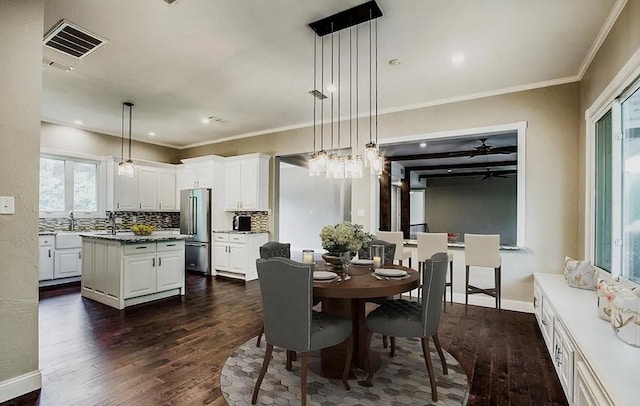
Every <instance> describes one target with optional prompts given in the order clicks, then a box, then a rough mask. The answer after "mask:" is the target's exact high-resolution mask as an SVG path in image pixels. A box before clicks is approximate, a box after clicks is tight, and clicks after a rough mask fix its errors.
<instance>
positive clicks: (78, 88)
mask: <svg viewBox="0 0 640 406" xmlns="http://www.w3.org/2000/svg"><path fill="white" fill-rule="evenodd" d="M363 2H364V0H323V1H314V0H269V1H261V0H243V1H234V0H177V1H176V2H174V3H173V4H167V3H166V2H165V1H163V0H136V1H131V0H110V1H104V0H83V1H81V2H78V1H71V0H46V2H45V4H46V6H45V21H44V31H45V33H46V32H47V31H48V30H50V29H51V27H53V26H55V25H56V24H57V23H58V22H59V21H60V20H61V19H65V20H68V21H70V22H72V23H74V24H77V25H79V26H80V27H82V28H84V29H86V30H89V31H91V32H93V33H95V34H97V35H99V36H101V37H103V38H106V39H107V40H108V41H109V42H108V43H107V44H106V45H105V46H104V47H102V48H101V49H99V50H97V51H96V52H94V53H92V54H90V55H88V56H87V57H86V58H84V59H82V60H76V59H74V58H71V57H69V56H66V55H64V54H61V53H60V52H58V51H55V50H52V49H49V48H46V47H45V48H44V55H45V56H46V57H49V58H51V59H53V60H55V61H56V62H60V63H63V64H67V65H71V66H73V67H74V68H75V69H74V70H73V71H71V72H65V71H63V70H59V69H56V68H52V67H49V66H43V71H42V72H43V82H42V86H43V92H42V119H43V120H44V121H50V122H54V123H60V124H64V125H69V126H73V127H81V128H86V129H90V130H94V131H98V132H101V133H106V134H112V135H118V136H119V135H120V133H121V104H122V102H124V101H131V102H133V103H135V107H134V109H133V138H135V139H139V140H143V141H147V142H153V143H158V144H162V145H170V146H174V147H177V148H184V147H187V146H191V145H197V144H204V143H209V142H214V141H219V140H222V139H225V138H229V137H239V136H244V135H248V134H260V133H267V132H270V131H272V130H274V129H284V128H295V127H302V126H305V125H309V124H310V123H311V122H312V120H313V110H312V100H313V99H312V97H311V96H310V95H309V94H308V91H310V90H312V88H313V62H312V61H313V41H314V33H313V32H312V31H311V29H310V28H309V27H308V26H307V24H308V23H310V22H312V21H315V20H318V19H320V18H323V17H326V16H328V15H331V14H333V13H336V12H339V11H342V10H344V9H346V8H349V7H352V6H355V5H358V4H361V3H363ZM615 2H616V1H615V0H563V1H557V0H538V1H513V0H487V1H482V2H481V1H468V0H451V1H446V2H445V1H435V0H428V1H427V0H403V1H397V0H396V1H393V0H378V4H379V5H380V8H381V9H382V12H383V14H384V15H383V16H382V17H381V18H380V19H379V23H378V24H379V25H378V31H379V48H378V49H379V51H378V53H379V59H378V60H379V68H378V87H379V99H378V104H379V112H380V113H384V112H385V111H397V110H402V109H406V108H411V107H414V108H415V107H417V106H420V105H424V104H428V103H434V102H436V101H438V100H445V99H451V98H463V97H465V96H468V95H473V94H478V93H484V92H492V91H496V90H499V89H507V88H512V87H518V86H528V85H531V84H534V83H539V82H547V81H554V82H552V83H561V82H569V81H575V80H578V79H579V74H581V71H583V70H584V64H585V61H588V55H589V51H590V49H591V48H592V47H593V46H594V43H596V38H597V37H598V33H599V32H600V30H601V29H602V27H603V25H604V23H605V20H606V19H607V16H608V15H609V13H610V12H611V10H612V8H613V6H614V4H615ZM363 33H364V31H363ZM363 49H365V51H366V48H363ZM454 55H463V56H464V61H463V62H462V63H454V62H452V58H453V57H454ZM393 58H399V59H401V60H402V63H401V64H400V65H397V66H392V65H390V64H389V63H387V62H388V61H389V60H391V59H393ZM363 93H365V92H363ZM362 97H363V98H362V99H361V100H362V101H361V105H365V103H366V102H365V100H366V97H365V95H362ZM211 116H213V117H215V118H218V119H219V121H215V120H214V121H212V122H210V123H207V124H204V123H202V122H201V119H202V118H204V117H211ZM75 120H80V121H82V122H83V124H82V125H78V124H74V121H75ZM149 132H154V133H155V134H156V135H155V136H153V137H151V136H149V135H148V133H149Z"/></svg>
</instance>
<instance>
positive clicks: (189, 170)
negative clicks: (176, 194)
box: [178, 161, 215, 191]
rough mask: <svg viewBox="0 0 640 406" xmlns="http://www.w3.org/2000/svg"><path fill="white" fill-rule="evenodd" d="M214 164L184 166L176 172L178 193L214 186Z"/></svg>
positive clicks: (208, 162)
mask: <svg viewBox="0 0 640 406" xmlns="http://www.w3.org/2000/svg"><path fill="white" fill-rule="evenodd" d="M214 183H215V182H214V162H212V161H204V162H196V163H187V164H184V165H183V166H182V167H181V168H180V169H179V170H178V191H180V190H184V189H197V188H208V189H213V186H214Z"/></svg>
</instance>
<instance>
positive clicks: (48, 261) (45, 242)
mask: <svg viewBox="0 0 640 406" xmlns="http://www.w3.org/2000/svg"><path fill="white" fill-rule="evenodd" d="M38 253H39V256H38V258H39V261H38V273H39V280H41V281H46V280H50V279H53V264H54V259H53V258H54V250H53V236H40V237H39V247H38Z"/></svg>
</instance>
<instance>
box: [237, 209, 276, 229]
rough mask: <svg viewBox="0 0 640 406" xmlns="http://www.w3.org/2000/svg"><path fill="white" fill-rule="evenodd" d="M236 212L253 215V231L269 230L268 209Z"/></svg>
mask: <svg viewBox="0 0 640 406" xmlns="http://www.w3.org/2000/svg"><path fill="white" fill-rule="evenodd" d="M235 214H239V215H243V216H251V231H259V232H265V233H266V232H269V213H268V212H266V211H237V212H235Z"/></svg>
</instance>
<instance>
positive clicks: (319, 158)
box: [316, 150, 329, 175]
mask: <svg viewBox="0 0 640 406" xmlns="http://www.w3.org/2000/svg"><path fill="white" fill-rule="evenodd" d="M328 161H329V157H328V156H327V153H326V151H325V150H322V151H318V152H317V153H316V165H317V168H318V169H317V170H318V174H320V175H321V174H323V173H325V172H326V171H327V166H328Z"/></svg>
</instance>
